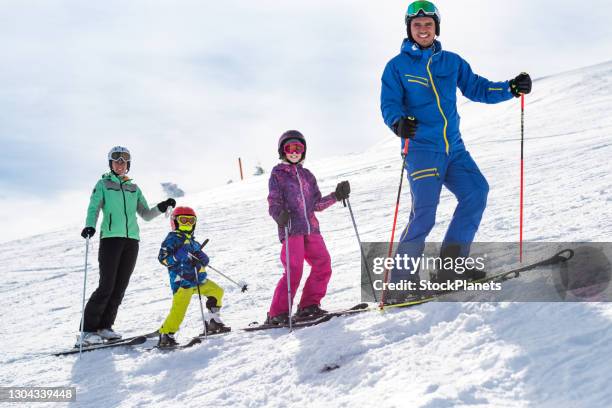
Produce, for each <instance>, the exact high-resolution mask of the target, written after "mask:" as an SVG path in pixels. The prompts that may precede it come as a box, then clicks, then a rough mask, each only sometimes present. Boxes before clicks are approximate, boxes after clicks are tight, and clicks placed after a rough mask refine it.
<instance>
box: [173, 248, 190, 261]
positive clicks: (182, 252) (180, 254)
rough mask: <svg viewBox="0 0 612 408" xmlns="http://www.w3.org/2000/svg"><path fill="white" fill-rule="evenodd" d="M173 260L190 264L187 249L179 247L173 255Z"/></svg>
mask: <svg viewBox="0 0 612 408" xmlns="http://www.w3.org/2000/svg"><path fill="white" fill-rule="evenodd" d="M174 259H176V260H177V261H179V262H189V263H191V258H190V256H189V251H188V250H187V247H184V246H182V247H180V248H179V249H178V251H176V252H175V253H174Z"/></svg>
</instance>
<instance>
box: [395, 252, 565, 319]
mask: <svg viewBox="0 0 612 408" xmlns="http://www.w3.org/2000/svg"><path fill="white" fill-rule="evenodd" d="M573 256H574V251H573V250H571V249H564V250H562V251H559V252H557V253H556V254H555V255H553V256H551V257H550V258H546V259H544V260H542V261H539V262H534V263H532V264H529V265H525V266H521V267H519V268H515V269H511V270H509V271H505V272H500V273H496V274H493V275H488V276H486V277H484V278H482V279H477V280H474V281H470V283H486V282H503V281H506V280H509V279H514V278H518V277H519V276H520V274H521V273H522V272H526V271H530V270H532V269H536V268H539V267H542V266H549V265H555V264H558V263H561V262H567V261H569V260H570V259H571V258H572V257H573ZM462 291H463V290H452V291H445V292H440V293H436V294H434V295H430V296H425V297H422V298H414V299H411V300H407V301H405V302H402V303H395V304H390V305H385V306H384V308H383V309H391V308H405V307H411V306H416V305H420V304H423V303H428V302H432V301H434V300H437V299H439V298H441V297H443V296H445V295H450V294H454V293H460V292H462Z"/></svg>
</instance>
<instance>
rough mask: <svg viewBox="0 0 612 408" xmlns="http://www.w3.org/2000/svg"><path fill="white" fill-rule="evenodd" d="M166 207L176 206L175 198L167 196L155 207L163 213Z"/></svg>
mask: <svg viewBox="0 0 612 408" xmlns="http://www.w3.org/2000/svg"><path fill="white" fill-rule="evenodd" d="M168 207H176V200H175V199H174V198H169V199H167V200H166V201H162V202H160V203H159V204H157V209H158V210H159V211H160V212H163V213H165V212H166V210H167V209H168Z"/></svg>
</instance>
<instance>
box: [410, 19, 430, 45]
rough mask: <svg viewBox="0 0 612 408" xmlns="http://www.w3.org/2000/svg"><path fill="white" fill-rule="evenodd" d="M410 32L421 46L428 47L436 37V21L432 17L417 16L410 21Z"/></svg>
mask: <svg viewBox="0 0 612 408" xmlns="http://www.w3.org/2000/svg"><path fill="white" fill-rule="evenodd" d="M410 34H412V38H414V41H416V43H417V44H419V45H420V46H421V47H423V48H428V47H429V46H431V44H433V42H434V40H435V38H436V22H435V21H434V19H433V18H432V17H417V18H413V19H412V20H411V21H410Z"/></svg>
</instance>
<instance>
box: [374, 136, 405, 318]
mask: <svg viewBox="0 0 612 408" xmlns="http://www.w3.org/2000/svg"><path fill="white" fill-rule="evenodd" d="M409 142H410V139H406V142H405V143H404V150H402V173H401V176H400V182H399V188H398V189H397V201H396V202H395V214H394V215H393V228H392V229H391V240H390V241H389V252H388V253H387V258H391V255H392V254H393V240H394V239H395V226H396V225H397V213H398V210H399V203H400V197H401V194H402V183H403V181H404V170H405V168H406V157H408V144H409ZM389 278H390V276H389V269H385V275H384V278H383V282H384V286H383V292H382V295H381V296H380V305H379V307H380V308H381V309H384V308H385V294H386V293H387V285H386V284H387V282H388V281H389Z"/></svg>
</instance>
